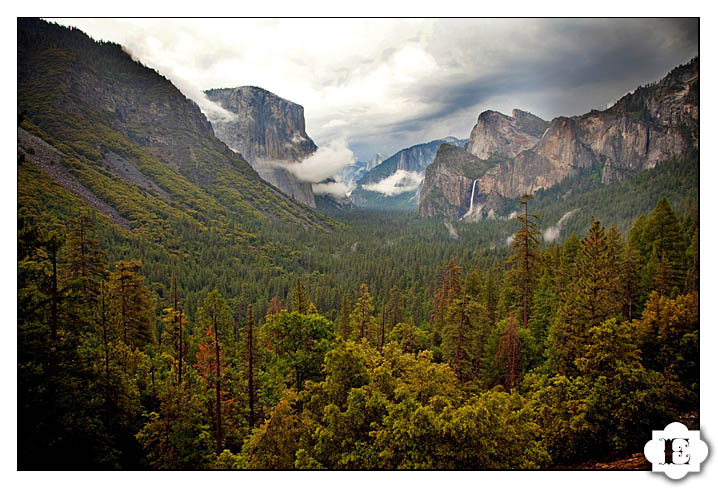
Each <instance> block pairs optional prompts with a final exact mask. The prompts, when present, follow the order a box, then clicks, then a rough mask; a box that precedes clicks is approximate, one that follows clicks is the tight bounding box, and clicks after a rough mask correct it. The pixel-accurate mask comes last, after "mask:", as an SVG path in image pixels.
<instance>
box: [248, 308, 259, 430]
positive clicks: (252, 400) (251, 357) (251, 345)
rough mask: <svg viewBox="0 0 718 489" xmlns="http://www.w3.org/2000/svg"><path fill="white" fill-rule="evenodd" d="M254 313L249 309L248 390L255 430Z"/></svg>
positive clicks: (250, 424) (251, 425) (250, 413)
mask: <svg viewBox="0 0 718 489" xmlns="http://www.w3.org/2000/svg"><path fill="white" fill-rule="evenodd" d="M254 356H255V355H254V312H253V311H252V305H251V304H250V305H249V306H248V307H247V390H248V393H247V394H248V396H249V428H250V429H251V428H254V425H255V423H256V417H255V412H254V405H255V402H256V399H257V388H256V386H255V385H254Z"/></svg>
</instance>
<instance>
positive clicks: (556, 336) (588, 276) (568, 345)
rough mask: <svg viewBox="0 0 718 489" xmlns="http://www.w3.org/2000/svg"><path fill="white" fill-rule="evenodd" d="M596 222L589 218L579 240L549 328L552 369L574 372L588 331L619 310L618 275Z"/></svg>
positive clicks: (615, 315) (601, 230) (601, 228)
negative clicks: (572, 272) (570, 276)
mask: <svg viewBox="0 0 718 489" xmlns="http://www.w3.org/2000/svg"><path fill="white" fill-rule="evenodd" d="M614 259H615V257H613V256H612V254H611V250H610V248H609V246H608V242H607V239H606V235H605V232H604V229H603V227H602V226H601V224H600V222H599V221H597V220H594V221H593V224H592V225H591V229H590V230H589V234H588V236H587V237H586V238H584V239H583V240H582V241H581V252H580V254H579V256H578V259H577V262H576V266H575V273H576V276H575V278H574V280H573V282H571V283H570V284H569V285H568V287H567V290H566V291H565V293H564V294H562V298H561V302H562V307H561V308H560V310H559V312H558V315H557V318H556V321H554V323H553V324H552V325H551V328H550V331H549V339H548V343H549V344H548V346H549V361H550V365H551V368H552V370H553V371H555V372H557V373H561V374H565V375H572V374H575V372H576V368H575V365H574V360H575V359H577V358H580V357H582V356H583V355H584V353H585V348H586V343H587V340H588V331H589V330H590V329H591V328H592V327H594V326H598V325H599V324H601V323H602V322H603V321H605V320H606V319H610V318H613V317H617V315H618V314H619V313H620V312H621V303H620V301H619V300H617V298H618V297H619V296H620V294H619V291H620V289H619V285H620V284H619V277H617V276H616V275H615V267H613V265H612V263H611V260H614Z"/></svg>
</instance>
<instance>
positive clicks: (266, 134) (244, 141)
mask: <svg viewBox="0 0 718 489" xmlns="http://www.w3.org/2000/svg"><path fill="white" fill-rule="evenodd" d="M205 93H206V95H207V98H209V99H210V100H212V101H214V102H217V103H218V104H219V105H220V106H221V107H222V108H224V109H226V110H227V111H229V112H230V113H232V114H233V115H234V116H235V117H234V119H233V120H217V121H214V122H212V127H213V128H214V132H215V134H216V136H217V137H218V138H219V139H220V140H221V141H223V142H224V143H225V144H226V145H227V146H229V147H230V148H232V149H233V150H234V151H236V152H238V153H241V154H242V156H244V157H245V159H246V160H247V161H248V162H249V163H250V164H251V165H252V167H253V168H254V169H255V170H256V171H257V173H259V175H260V176H261V177H262V178H263V179H264V180H266V181H267V182H269V183H271V184H272V185H274V186H276V187H277V188H279V189H280V190H281V191H282V192H284V193H285V194H287V195H290V196H291V197H293V198H294V199H296V200H298V201H299V202H301V203H303V204H305V205H308V206H310V207H316V202H315V198H314V193H313V192H312V184H311V183H310V182H304V181H301V180H299V179H298V178H297V177H296V176H295V175H294V174H292V173H291V172H290V171H289V170H288V169H287V165H288V164H292V163H297V162H300V161H302V160H303V159H305V158H307V157H308V156H310V155H311V154H312V153H314V152H315V151H316V150H317V146H316V144H314V141H312V139H311V138H310V137H309V136H308V135H307V133H306V130H305V125H304V107H302V106H301V105H299V104H295V103H294V102H290V101H289V100H286V99H284V98H282V97H280V96H278V95H275V94H274V93H272V92H269V91H267V90H265V89H263V88H259V87H249V86H246V87H237V88H220V89H212V90H207V91H206V92H205Z"/></svg>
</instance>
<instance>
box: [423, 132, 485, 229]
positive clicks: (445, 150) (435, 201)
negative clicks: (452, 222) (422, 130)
mask: <svg viewBox="0 0 718 489" xmlns="http://www.w3.org/2000/svg"><path fill="white" fill-rule="evenodd" d="M490 167H491V166H490V163H488V162H487V161H485V160H482V159H480V158H478V157H477V156H474V155H473V154H471V153H469V152H467V151H464V150H463V149H461V148H459V147H456V146H452V145H449V144H442V145H441V146H440V147H439V151H438V152H437V153H436V158H435V159H434V162H433V163H432V164H431V165H429V167H428V168H427V169H426V175H425V176H424V186H423V188H422V191H421V194H420V195H419V213H420V214H421V215H422V216H427V217H428V216H439V215H444V216H457V217H461V216H463V215H465V214H466V212H467V211H468V210H469V208H470V207H471V194H472V193H473V192H472V190H473V187H474V182H475V181H476V182H477V183H478V181H479V179H480V178H481V176H483V175H484V174H485V173H486V171H487V170H489V168H490ZM472 211H473V209H472Z"/></svg>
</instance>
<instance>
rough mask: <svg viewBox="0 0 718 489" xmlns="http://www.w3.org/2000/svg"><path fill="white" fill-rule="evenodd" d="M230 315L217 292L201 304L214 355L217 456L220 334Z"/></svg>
mask: <svg viewBox="0 0 718 489" xmlns="http://www.w3.org/2000/svg"><path fill="white" fill-rule="evenodd" d="M230 316H231V313H230V311H229V306H227V303H226V301H225V300H224V297H222V294H220V293H219V292H218V291H217V290H213V291H212V292H210V293H209V294H207V297H206V298H205V299H204V302H203V303H202V308H201V311H200V317H201V318H202V319H203V321H204V322H205V323H207V324H208V332H211V335H212V343H213V350H214V351H213V353H214V368H215V371H214V372H213V374H214V381H215V394H216V400H215V441H216V451H217V455H219V454H220V453H221V452H222V370H221V365H222V363H221V353H220V349H221V343H220V334H221V332H222V330H223V329H225V328H226V326H227V324H228V323H229V321H230Z"/></svg>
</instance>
